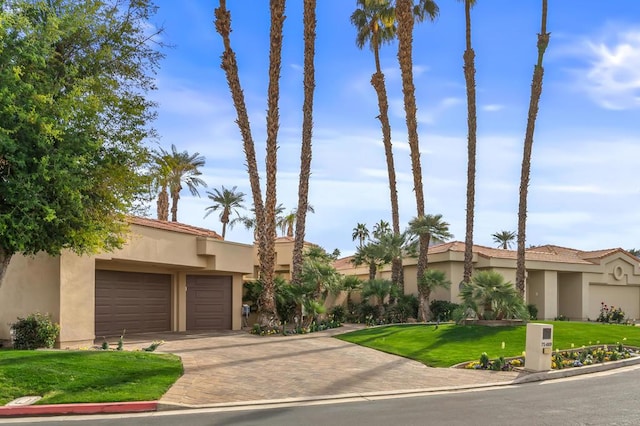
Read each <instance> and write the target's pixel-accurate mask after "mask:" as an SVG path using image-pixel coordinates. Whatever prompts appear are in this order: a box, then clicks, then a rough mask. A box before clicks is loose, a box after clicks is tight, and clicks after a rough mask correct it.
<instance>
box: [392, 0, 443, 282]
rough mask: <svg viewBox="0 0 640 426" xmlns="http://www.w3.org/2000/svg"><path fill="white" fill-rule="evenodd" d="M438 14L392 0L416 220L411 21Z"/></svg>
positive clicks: (422, 260)
mask: <svg viewBox="0 0 640 426" xmlns="http://www.w3.org/2000/svg"><path fill="white" fill-rule="evenodd" d="M437 14H438V6H437V5H436V3H435V2H433V1H432V0H420V1H419V2H418V5H414V4H413V0H397V1H396V20H397V23H398V62H399V64H400V71H401V74H402V93H403V98H404V111H405V115H406V122H407V133H408V137H409V149H410V151H411V170H412V174H413V191H414V193H415V196H416V212H417V217H418V218H421V217H423V216H424V215H425V209H424V190H423V187H422V166H421V162H420V143H419V140H418V121H417V117H416V114H417V107H416V95H415V86H414V83H413V52H412V50H413V26H414V19H415V20H416V21H418V22H422V21H423V20H424V19H426V18H429V19H434V18H435V17H436V16H437ZM428 247H429V242H428V241H427V240H426V237H425V236H421V237H420V243H419V253H418V262H417V279H418V280H419V279H420V278H421V277H422V276H423V275H424V271H425V269H426V267H427V250H428Z"/></svg>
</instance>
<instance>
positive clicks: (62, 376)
mask: <svg viewBox="0 0 640 426" xmlns="http://www.w3.org/2000/svg"><path fill="white" fill-rule="evenodd" d="M182 371H183V370H182V363H181V361H180V358H178V357H177V356H175V355H170V354H151V353H147V352H130V351H123V352H115V351H61V350H52V351H47V350H38V351H18V350H0V405H4V404H6V403H7V402H9V401H11V400H13V399H15V398H18V397H21V396H27V395H39V396H42V397H43V398H42V399H41V400H40V401H39V402H38V404H63V403H74V402H76V403H77V402H120V401H153V400H157V399H159V398H160V397H161V396H162V395H163V394H164V393H165V392H166V391H167V390H168V389H169V387H170V386H171V385H172V384H173V383H174V382H175V381H176V380H177V379H178V377H180V376H181V375H182Z"/></svg>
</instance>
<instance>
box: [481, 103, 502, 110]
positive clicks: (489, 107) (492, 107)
mask: <svg viewBox="0 0 640 426" xmlns="http://www.w3.org/2000/svg"><path fill="white" fill-rule="evenodd" d="M480 108H481V109H482V111H486V112H496V111H500V110H502V109H504V105H500V104H487V105H482V106H481V107H480Z"/></svg>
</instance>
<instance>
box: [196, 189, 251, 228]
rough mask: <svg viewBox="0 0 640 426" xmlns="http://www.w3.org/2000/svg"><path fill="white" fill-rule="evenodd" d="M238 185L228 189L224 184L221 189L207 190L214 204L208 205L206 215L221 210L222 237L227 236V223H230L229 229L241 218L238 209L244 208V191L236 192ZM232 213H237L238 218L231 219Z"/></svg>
mask: <svg viewBox="0 0 640 426" xmlns="http://www.w3.org/2000/svg"><path fill="white" fill-rule="evenodd" d="M236 189H237V187H236V186H234V187H233V188H231V189H227V188H225V187H224V185H222V188H221V189H217V188H216V189H214V190H213V192H212V191H207V196H208V197H209V199H210V200H211V201H213V204H212V205H210V206H208V207H206V208H205V211H206V212H207V213H206V214H205V215H204V217H207V216H209V215H210V214H211V213H213V212H215V211H218V210H220V222H221V223H222V238H223V239H224V237H225V236H226V233H227V225H229V229H231V228H232V227H233V225H234V223H235V222H237V221H238V220H239V219H240V217H241V216H240V213H239V212H238V209H244V208H245V207H244V204H242V203H244V197H245V193H244V192H236ZM231 213H235V215H236V218H235V219H233V220H231V219H230V216H231Z"/></svg>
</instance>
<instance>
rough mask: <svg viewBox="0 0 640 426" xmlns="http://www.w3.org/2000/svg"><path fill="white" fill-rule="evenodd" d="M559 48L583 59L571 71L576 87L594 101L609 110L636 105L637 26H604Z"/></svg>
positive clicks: (639, 98)
mask: <svg viewBox="0 0 640 426" xmlns="http://www.w3.org/2000/svg"><path fill="white" fill-rule="evenodd" d="M559 51H560V52H562V53H563V54H569V55H575V56H578V57H579V58H584V60H586V62H587V63H586V64H583V66H582V67H580V68H578V69H573V70H571V74H572V76H573V77H574V78H575V81H576V85H577V89H578V90H580V91H583V92H585V93H586V94H587V95H588V96H589V97H590V98H591V99H592V100H593V101H594V102H595V103H596V104H598V105H600V106H601V107H603V108H606V109H612V110H624V109H633V108H639V107H640V28H628V29H620V28H619V27H613V26H611V27H607V28H606V29H605V30H604V32H603V33H602V34H601V35H600V36H597V37H592V38H584V39H582V40H579V41H578V42H577V43H575V44H574V45H569V46H564V47H561V48H560V49H559Z"/></svg>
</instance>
